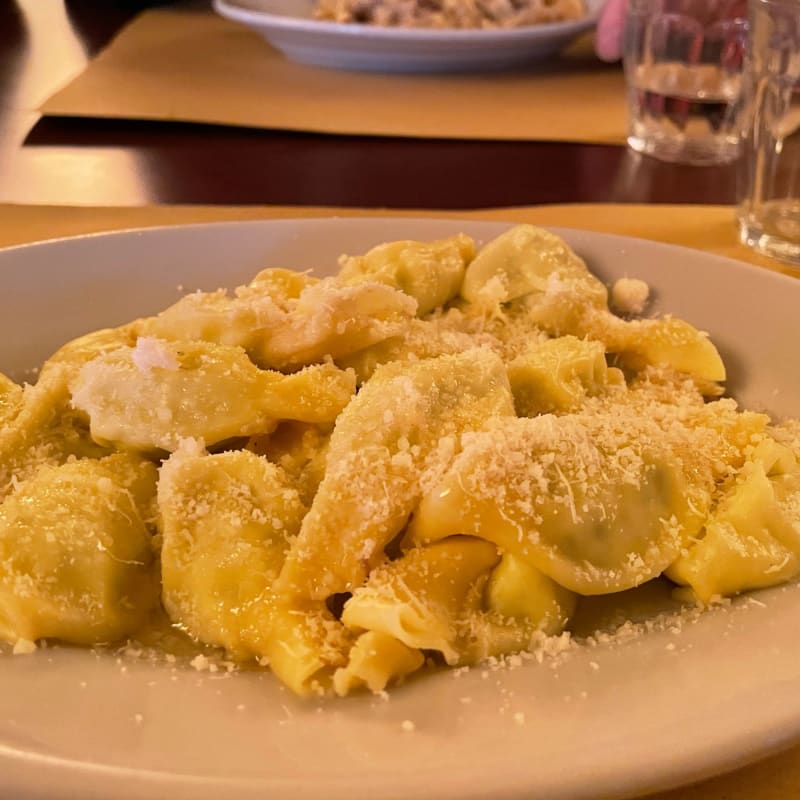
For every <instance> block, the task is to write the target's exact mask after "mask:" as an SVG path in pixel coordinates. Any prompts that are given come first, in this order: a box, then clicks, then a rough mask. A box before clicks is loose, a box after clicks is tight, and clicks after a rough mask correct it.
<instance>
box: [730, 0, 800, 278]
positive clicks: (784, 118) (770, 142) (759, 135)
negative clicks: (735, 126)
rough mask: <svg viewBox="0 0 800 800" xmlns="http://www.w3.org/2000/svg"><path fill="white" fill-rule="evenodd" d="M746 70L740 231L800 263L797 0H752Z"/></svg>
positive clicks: (748, 240) (753, 242)
mask: <svg viewBox="0 0 800 800" xmlns="http://www.w3.org/2000/svg"><path fill="white" fill-rule="evenodd" d="M750 34H751V46H750V47H749V49H748V53H747V59H746V64H745V73H744V86H743V100H744V106H745V108H744V115H743V120H744V123H745V125H744V128H743V133H742V159H741V162H740V165H739V188H738V191H739V205H738V212H737V213H738V218H739V232H740V236H741V239H742V241H743V242H744V243H745V244H749V245H750V246H752V247H754V248H756V249H757V250H759V251H761V252H763V253H766V254H767V255H770V256H774V257H776V258H781V259H783V260H785V261H788V262H789V263H791V264H796V265H798V266H800V0H753V2H751V5H750Z"/></svg>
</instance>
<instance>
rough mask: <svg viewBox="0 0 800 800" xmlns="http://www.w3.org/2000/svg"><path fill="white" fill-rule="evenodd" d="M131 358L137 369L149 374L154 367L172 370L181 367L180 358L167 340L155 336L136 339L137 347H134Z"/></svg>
mask: <svg viewBox="0 0 800 800" xmlns="http://www.w3.org/2000/svg"><path fill="white" fill-rule="evenodd" d="M131 359H132V361H133V363H134V365H135V366H136V369H138V370H139V372H143V373H144V374H145V375H147V374H149V373H150V370H152V369H153V367H161V369H170V370H176V369H178V367H179V364H178V359H177V358H176V357H175V353H174V352H173V351H172V350H171V349H170V347H169V345H168V344H167V342H165V341H164V340H163V339H156V338H155V337H154V336H140V337H139V338H138V339H137V340H136V347H134V348H133V353H132V354H131Z"/></svg>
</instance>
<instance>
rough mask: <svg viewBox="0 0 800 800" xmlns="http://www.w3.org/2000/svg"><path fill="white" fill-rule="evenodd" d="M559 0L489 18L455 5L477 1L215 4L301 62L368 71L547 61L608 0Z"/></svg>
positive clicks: (471, 68) (591, 22)
mask: <svg viewBox="0 0 800 800" xmlns="http://www.w3.org/2000/svg"><path fill="white" fill-rule="evenodd" d="M359 2H360V5H358V3H359ZM559 2H560V3H561V4H563V11H562V12H559V11H558V10H557V9H558V8H559V7H560V6H559V3H555V4H549V5H548V6H544V5H543V4H541V3H538V2H537V3H536V4H535V5H534V4H533V3H532V2H531V3H530V4H529V6H526V5H524V3H525V0H522V3H523V5H520V6H519V10H518V11H517V12H516V13H515V14H514V15H511V14H508V15H503V14H499V13H498V14H497V15H494V16H492V17H485V18H484V16H483V15H482V14H481V13H480V12H478V11H477V10H476V11H474V13H473V14H464V13H459V11H458V10H453V11H450V9H451V8H452V9H459V8H461V9H463V8H466V7H467V6H471V5H473V4H469V3H464V4H461V5H459V4H453V3H451V4H448V3H442V4H440V5H442V8H443V9H445V10H443V11H441V12H437V13H436V14H435V15H431V14H424V13H422V12H421V11H418V12H415V9H416V8H417V6H420V7H421V6H422V4H420V3H417V2H416V0H405V2H403V0H400V2H395V0H374V2H372V6H375V11H374V12H371V13H368V12H366V11H359V9H364V8H366V7H367V6H369V5H370V4H369V3H367V2H365V0H327V2H326V0H321V1H320V0H299V1H298V0H214V9H215V11H216V12H217V13H218V14H220V15H221V16H223V17H225V18H226V19H229V20H231V21H233V22H236V23H239V24H241V25H244V26H246V27H248V28H250V29H251V30H253V31H254V32H256V33H257V34H258V35H259V36H261V37H262V38H263V39H264V40H265V41H266V42H267V43H268V44H269V45H271V46H272V47H274V48H275V49H276V50H278V51H280V52H281V53H283V55H284V56H286V58H288V59H290V60H291V61H296V62H298V63H301V64H309V65H312V66H319V67H329V68H333V69H343V70H354V71H363V72H400V73H402V72H408V73H414V72H417V73H419V72H481V71H489V70H501V69H509V68H514V67H521V66H525V65H531V64H538V63H542V62H544V61H547V60H548V59H551V58H553V57H556V56H558V54H559V53H561V51H563V50H564V49H565V48H566V47H568V46H569V45H570V44H572V43H573V42H574V41H575V40H576V39H578V38H579V37H580V36H582V35H583V34H585V33H587V32H589V31H591V30H592V29H593V28H594V27H595V25H596V23H597V17H598V15H599V13H600V8H601V6H602V0H559ZM392 3H394V4H395V5H396V6H397V9H393V8H392V7H391V6H392ZM434 5H435V4H434ZM404 9H405V11H404ZM536 9H539V10H540V12H541V13H539V12H537V11H536ZM380 12H383V13H380Z"/></svg>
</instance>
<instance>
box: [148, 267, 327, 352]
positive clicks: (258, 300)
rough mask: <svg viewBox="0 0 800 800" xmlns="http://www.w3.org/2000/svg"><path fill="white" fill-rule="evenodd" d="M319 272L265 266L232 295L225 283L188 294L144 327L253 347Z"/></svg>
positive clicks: (168, 335) (156, 333)
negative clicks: (213, 289) (210, 290)
mask: <svg viewBox="0 0 800 800" xmlns="http://www.w3.org/2000/svg"><path fill="white" fill-rule="evenodd" d="M317 282H318V279H317V278H313V277H311V276H310V275H308V274H306V273H302V272H295V271H293V270H288V269H265V270H263V271H262V272H260V273H259V274H258V275H256V277H255V278H254V279H253V280H252V281H251V282H250V283H249V284H247V285H246V286H239V287H238V288H237V289H236V291H235V296H234V297H231V296H230V295H229V294H228V293H227V292H226V291H225V290H224V289H218V290H217V291H216V292H193V293H192V294H188V295H185V296H184V297H182V298H181V299H180V300H178V301H177V302H176V303H174V304H173V305H171V306H170V307H169V308H167V309H165V310H164V311H162V312H161V313H160V314H159V315H158V316H156V317H152V318H150V319H147V320H142V321H141V322H140V325H139V333H140V335H143V336H152V337H155V338H158V339H169V340H173V341H204V342H215V343H216V344H227V345H233V346H236V347H243V348H244V349H245V350H247V351H248V352H250V351H251V350H253V349H254V347H255V345H256V343H257V342H260V341H261V339H263V338H264V336H269V335H270V334H271V332H272V331H274V330H276V329H277V328H279V327H280V326H281V325H283V323H284V321H285V319H286V315H287V313H288V311H289V304H290V302H291V301H292V300H295V299H296V298H297V297H299V296H300V294H301V293H302V291H303V289H305V288H306V287H308V286H311V285H313V284H315V283H317Z"/></svg>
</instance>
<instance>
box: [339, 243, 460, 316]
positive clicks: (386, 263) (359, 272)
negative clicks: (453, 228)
mask: <svg viewBox="0 0 800 800" xmlns="http://www.w3.org/2000/svg"><path fill="white" fill-rule="evenodd" d="M474 256H475V243H474V242H473V240H472V239H471V238H470V237H469V236H465V235H464V234H463V233H462V234H458V235H457V236H451V237H449V238H447V239H440V240H439V241H435V242H412V241H402V242H389V243H387V244H381V245H378V246H377V247H374V248H373V249H372V250H370V251H369V252H368V253H366V254H365V255H363V256H343V257H342V259H341V260H340V263H341V269H340V271H339V278H340V279H341V280H342V281H344V282H345V283H358V282H360V281H379V282H380V283H385V284H387V285H389V286H392V287H394V288H395V289H399V290H400V291H401V292H404V293H405V294H407V295H410V296H411V297H413V298H415V299H416V301H417V303H418V308H417V313H418V314H419V315H420V316H422V315H424V314H427V313H428V312H429V311H432V310H433V309H434V308H436V307H437V306H443V305H444V304H445V303H447V302H448V301H449V300H451V299H452V298H453V297H455V296H456V295H457V294H458V292H459V289H460V288H461V283H462V280H463V278H464V270H465V269H466V266H467V264H468V263H469V262H470V261H471V260H472V259H473V258H474Z"/></svg>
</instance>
